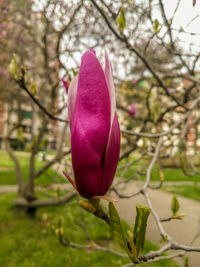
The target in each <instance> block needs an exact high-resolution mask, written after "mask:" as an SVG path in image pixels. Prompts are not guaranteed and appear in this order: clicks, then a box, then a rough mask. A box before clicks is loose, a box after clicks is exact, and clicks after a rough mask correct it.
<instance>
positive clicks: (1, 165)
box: [0, 151, 65, 184]
mask: <svg viewBox="0 0 200 267" xmlns="http://www.w3.org/2000/svg"><path fill="white" fill-rule="evenodd" d="M29 155H30V154H29V153H28V152H16V156H17V158H18V159H19V161H20V165H21V167H22V174H23V178H24V179H25V180H26V178H27V177H28V164H29ZM44 164H45V162H42V161H40V160H39V157H36V169H39V168H40V167H42V166H43V165H44ZM35 181H36V184H37V183H38V184H52V183H62V182H65V178H64V177H62V176H61V175H59V174H58V173H56V171H55V170H53V169H51V168H50V169H48V170H47V171H46V172H45V173H44V174H42V175H41V176H40V177H38V179H36V180H35ZM0 184H16V175H15V167H14V163H13V161H12V160H11V159H10V157H9V155H8V154H7V153H6V152H4V151H0Z"/></svg>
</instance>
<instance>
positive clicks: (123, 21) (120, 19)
mask: <svg viewBox="0 0 200 267" xmlns="http://www.w3.org/2000/svg"><path fill="white" fill-rule="evenodd" d="M116 23H117V25H118V28H119V30H120V32H123V31H124V29H125V27H126V18H125V15H124V8H123V6H121V8H120V12H119V15H118V16H117V18H116Z"/></svg>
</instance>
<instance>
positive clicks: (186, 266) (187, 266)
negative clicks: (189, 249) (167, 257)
mask: <svg viewBox="0 0 200 267" xmlns="http://www.w3.org/2000/svg"><path fill="white" fill-rule="evenodd" d="M184 267H189V258H188V257H185V260H184Z"/></svg>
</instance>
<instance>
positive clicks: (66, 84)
mask: <svg viewBox="0 0 200 267" xmlns="http://www.w3.org/2000/svg"><path fill="white" fill-rule="evenodd" d="M61 81H62V83H63V85H64V87H65V90H66V92H67V93H68V89H69V82H68V78H65V79H61Z"/></svg>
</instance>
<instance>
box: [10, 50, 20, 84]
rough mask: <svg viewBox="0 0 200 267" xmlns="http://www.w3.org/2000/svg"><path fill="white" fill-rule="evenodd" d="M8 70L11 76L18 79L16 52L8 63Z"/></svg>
mask: <svg viewBox="0 0 200 267" xmlns="http://www.w3.org/2000/svg"><path fill="white" fill-rule="evenodd" d="M9 71H10V74H11V75H12V77H13V78H14V79H15V80H17V79H18V66H17V59H16V54H13V56H12V59H11V62H10V65H9Z"/></svg>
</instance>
